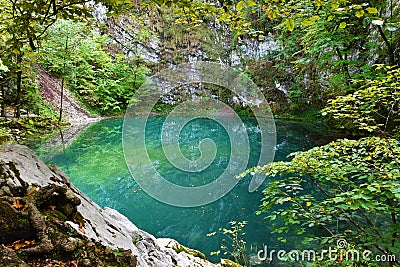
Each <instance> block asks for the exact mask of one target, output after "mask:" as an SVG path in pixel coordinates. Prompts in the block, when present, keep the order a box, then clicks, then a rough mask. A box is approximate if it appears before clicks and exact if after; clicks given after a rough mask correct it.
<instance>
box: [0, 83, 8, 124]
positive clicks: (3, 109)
mask: <svg viewBox="0 0 400 267" xmlns="http://www.w3.org/2000/svg"><path fill="white" fill-rule="evenodd" d="M0 86H1V117H4V118H5V117H6V116H7V114H6V102H5V101H6V100H5V99H6V90H5V89H4V85H3V84H1V85H0Z"/></svg>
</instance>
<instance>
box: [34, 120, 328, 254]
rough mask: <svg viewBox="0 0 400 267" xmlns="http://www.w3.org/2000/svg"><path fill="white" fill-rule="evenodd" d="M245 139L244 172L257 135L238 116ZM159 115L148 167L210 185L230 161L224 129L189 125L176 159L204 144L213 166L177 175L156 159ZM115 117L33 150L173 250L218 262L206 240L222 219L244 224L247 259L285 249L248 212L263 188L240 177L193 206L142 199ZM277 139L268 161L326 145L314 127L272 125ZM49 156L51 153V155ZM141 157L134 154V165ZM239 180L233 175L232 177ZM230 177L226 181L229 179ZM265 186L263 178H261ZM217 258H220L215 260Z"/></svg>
mask: <svg viewBox="0 0 400 267" xmlns="http://www.w3.org/2000/svg"><path fill="white" fill-rule="evenodd" d="M241 119H242V121H243V122H244V124H245V126H246V129H247V133H248V137H249V141H250V149H251V153H250V157H249V163H248V167H252V166H255V165H257V163H258V157H259V153H260V142H261V141H260V140H261V135H260V131H259V128H258V126H257V121H256V120H255V119H254V118H251V117H242V118H241ZM164 120H165V117H162V116H157V117H151V118H149V120H148V122H147V128H146V130H147V131H148V132H149V133H150V134H149V135H148V136H147V135H146V147H147V149H148V154H149V156H150V159H151V160H152V162H153V164H154V165H155V166H156V169H157V170H158V171H159V172H160V173H162V174H163V175H165V176H167V177H169V179H170V181H171V182H175V183H177V184H179V183H180V184H182V185H184V186H193V185H198V184H204V183H208V182H210V181H212V180H213V179H215V177H216V176H218V175H219V174H220V173H222V172H223V170H224V168H225V167H226V166H227V164H228V161H229V156H230V146H231V144H230V142H229V137H228V136H227V133H226V131H224V129H223V127H221V126H220V125H218V124H217V123H216V122H215V121H212V120H207V119H196V120H194V121H191V122H190V123H189V124H188V125H187V126H185V127H184V128H183V129H182V131H181V134H180V136H179V141H180V143H181V144H182V148H181V149H182V153H183V154H184V155H185V156H186V157H188V158H196V157H199V150H198V143H199V140H202V139H204V138H211V139H212V140H213V141H214V142H215V144H216V146H217V154H216V157H215V160H214V162H213V163H212V164H211V166H210V167H209V168H207V170H205V171H204V172H202V173H201V174H196V173H186V174H185V173H182V171H180V170H176V168H174V166H172V165H171V164H169V163H168V160H167V159H166V157H165V156H163V153H162V152H163V151H162V145H161V140H160V133H161V128H162V124H163V122H164ZM122 124H123V119H109V120H102V121H99V122H96V123H93V124H91V125H90V126H89V127H87V128H86V129H84V130H83V131H82V132H81V133H80V134H79V136H78V137H77V138H75V139H74V140H73V141H72V143H71V144H69V145H68V146H66V147H65V148H64V149H62V148H60V147H59V148H57V149H56V150H54V148H53V149H49V146H45V145H43V144H39V145H36V146H35V147H34V150H35V151H36V152H37V153H38V154H39V156H40V157H41V158H42V159H43V160H44V161H45V162H46V163H55V164H57V165H58V166H60V167H61V169H62V170H63V171H64V172H65V173H66V174H67V175H69V176H70V178H71V180H72V182H73V183H74V184H75V186H76V187H78V188H79V189H80V190H81V191H82V192H84V193H85V194H86V195H87V196H89V197H90V198H91V199H92V200H94V201H95V202H96V203H97V204H99V205H100V206H102V207H105V206H107V207H111V208H114V209H116V210H118V211H119V212H121V213H122V214H124V215H125V216H127V217H128V218H129V219H130V220H131V221H133V223H134V224H135V225H137V226H138V227H139V228H141V229H143V230H145V231H147V232H149V233H151V234H153V235H154V236H156V237H170V238H174V239H176V240H178V241H179V242H180V243H181V244H183V245H185V246H189V247H191V248H194V249H198V250H200V251H202V252H204V253H205V254H206V255H207V257H208V258H209V259H210V260H212V261H218V257H216V256H210V252H212V251H217V250H219V249H220V245H221V242H222V239H224V236H222V235H219V234H217V235H214V236H207V234H208V233H211V232H214V231H218V229H219V228H221V227H225V228H229V222H230V221H248V224H247V226H246V227H245V230H246V236H245V239H246V241H247V245H248V249H249V250H250V249H251V251H250V253H253V254H255V253H256V251H257V250H259V249H261V248H262V247H263V245H264V244H267V245H268V247H269V248H271V249H272V248H274V247H277V248H282V247H285V248H288V247H290V246H291V245H290V244H284V246H283V244H282V243H279V241H277V240H276V238H277V236H273V235H271V234H270V232H271V230H272V227H273V226H272V225H271V224H270V223H269V221H267V220H265V219H264V218H263V216H262V215H260V216H256V215H255V214H254V213H255V211H256V210H257V209H258V207H259V205H260V204H261V198H262V192H261V191H262V190H263V189H264V188H265V187H266V182H264V184H263V185H262V186H261V187H260V188H259V189H258V190H257V191H255V192H253V193H249V192H248V185H249V182H250V179H251V178H250V177H245V178H244V179H242V180H240V181H239V183H238V184H237V185H236V186H235V187H234V188H233V190H231V191H230V192H229V193H228V194H227V195H225V196H224V197H223V198H221V199H219V200H217V201H215V202H213V203H210V204H207V205H204V206H200V207H194V208H182V207H175V206H170V205H167V204H164V203H161V202H159V201H157V200H155V199H153V198H152V197H150V196H149V195H147V194H146V193H145V192H144V191H143V190H142V189H141V188H140V187H139V186H138V184H137V183H136V182H135V180H134V179H133V178H132V176H131V175H130V172H129V170H128V168H127V166H126V163H125V158H124V153H123V148H122V139H121V137H122ZM275 124H276V131H277V141H276V149H275V161H280V160H288V159H287V158H286V156H287V155H288V154H289V153H291V152H294V151H298V150H306V149H309V148H311V147H313V146H316V145H323V144H326V143H327V142H329V141H330V140H331V138H330V137H329V134H328V131H327V129H324V128H322V127H318V126H316V125H314V124H307V123H299V122H288V121H276V122H275ZM54 151H56V152H54ZM140 157H141V155H138V159H140ZM238 174H239V173H238ZM233 179H234V178H233ZM267 180H268V179H267ZM221 256H223V255H221Z"/></svg>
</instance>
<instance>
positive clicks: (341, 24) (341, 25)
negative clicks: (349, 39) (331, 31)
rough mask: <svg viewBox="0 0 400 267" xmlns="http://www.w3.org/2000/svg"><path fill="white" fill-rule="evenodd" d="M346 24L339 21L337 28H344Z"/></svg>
mask: <svg viewBox="0 0 400 267" xmlns="http://www.w3.org/2000/svg"><path fill="white" fill-rule="evenodd" d="M346 26H347V24H346V22H341V23H340V24H339V28H340V29H344V28H346Z"/></svg>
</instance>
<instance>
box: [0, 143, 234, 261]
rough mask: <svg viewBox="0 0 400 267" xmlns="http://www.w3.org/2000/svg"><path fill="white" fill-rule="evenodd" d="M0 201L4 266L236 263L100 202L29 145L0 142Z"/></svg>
mask: <svg viewBox="0 0 400 267" xmlns="http://www.w3.org/2000/svg"><path fill="white" fill-rule="evenodd" d="M0 200H1V202H0V243H1V244H2V246H1V249H0V250H1V252H0V255H1V258H0V266H55V265H57V264H58V265H57V266H141V267H152V266H154V267H164V266H165V267H169V266H171V267H172V266H181V267H184V266H187V267H213V266H234V265H231V263H228V261H225V263H221V264H218V265H215V264H213V263H211V262H209V261H207V259H206V258H205V256H204V254H202V253H201V252H198V251H196V250H193V249H190V248H186V247H184V246H182V245H180V244H179V243H178V242H177V241H175V240H172V239H168V238H155V237H154V236H152V235H150V234H148V233H146V232H144V231H142V230H140V229H138V228H137V227H136V226H135V225H134V224H133V223H132V222H131V221H129V220H128V219H127V218H126V217H125V216H124V215H122V214H120V213H119V212H118V211H116V210H113V209H111V208H101V207H99V206H98V205H97V204H96V203H94V202H93V201H92V200H90V199H89V198H88V197H87V196H85V195H84V194H83V193H82V192H80V191H79V190H78V189H77V188H76V187H75V186H74V185H73V184H71V182H70V180H69V178H68V177H67V176H66V175H65V174H64V173H63V172H62V171H61V170H60V169H59V168H58V167H57V166H54V165H52V166H47V165H45V164H44V163H43V162H42V161H41V160H40V159H39V158H38V157H37V155H36V154H35V153H34V152H33V151H31V150H30V149H29V148H27V147H25V146H21V145H12V144H8V145H4V146H0Z"/></svg>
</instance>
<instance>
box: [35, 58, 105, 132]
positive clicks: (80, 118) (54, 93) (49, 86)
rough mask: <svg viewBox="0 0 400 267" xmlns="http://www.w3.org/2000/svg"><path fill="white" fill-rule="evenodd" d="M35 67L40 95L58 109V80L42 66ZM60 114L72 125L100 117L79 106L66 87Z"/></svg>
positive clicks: (59, 91) (96, 119) (92, 120)
mask: <svg viewBox="0 0 400 267" xmlns="http://www.w3.org/2000/svg"><path fill="white" fill-rule="evenodd" d="M36 67H37V69H38V70H39V74H38V75H37V77H36V80H37V81H38V82H39V84H40V87H41V89H40V93H41V95H42V97H43V98H44V99H45V100H47V101H48V102H49V103H50V104H52V105H53V106H54V107H55V108H56V110H60V102H61V101H60V96H61V83H60V81H58V80H57V79H56V78H54V77H53V76H52V75H51V74H50V73H49V72H47V71H46V70H44V69H43V68H42V67H40V66H36ZM62 116H63V117H64V118H65V119H66V120H67V121H68V122H69V123H71V124H72V125H81V124H87V123H90V122H94V121H98V120H100V119H101V118H99V117H95V116H92V115H90V114H89V113H88V112H86V111H85V110H84V109H83V108H81V107H80V105H79V103H78V101H77V100H75V99H74V98H73V95H72V93H71V92H70V91H69V90H68V89H66V88H64V96H63V112H62Z"/></svg>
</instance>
